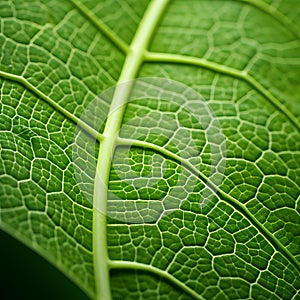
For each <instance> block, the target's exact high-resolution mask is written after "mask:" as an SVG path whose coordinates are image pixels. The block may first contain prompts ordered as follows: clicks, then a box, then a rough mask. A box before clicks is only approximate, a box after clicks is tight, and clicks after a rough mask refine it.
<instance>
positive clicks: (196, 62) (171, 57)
mask: <svg viewBox="0 0 300 300" xmlns="http://www.w3.org/2000/svg"><path fill="white" fill-rule="evenodd" d="M145 60H146V61H148V62H160V63H175V64H186V65H192V66H198V67H202V68H205V69H208V70H212V71H215V72H218V73H221V74H225V75H230V76H232V77H235V78H238V79H241V80H243V81H245V82H247V83H248V84H249V85H251V86H252V87H253V88H254V89H255V90H256V91H258V92H259V93H260V94H261V95H263V96H264V97H265V98H266V99H267V100H268V101H269V102H270V103H271V104H272V105H273V106H274V107H275V108H276V109H278V110H279V111H281V113H282V114H284V115H285V116H286V117H287V118H288V119H289V120H290V122H291V123H292V124H293V125H294V126H295V127H296V128H297V129H298V130H299V131H300V123H299V121H298V120H297V118H296V117H295V116H294V115H293V114H292V113H291V112H290V111H289V110H288V109H287V108H286V107H285V106H284V105H283V104H282V103H281V102H280V101H279V100H278V99H277V98H276V97H275V96H274V95H273V94H272V93H271V92H270V91H269V90H267V89H266V88H265V87H263V86H262V85H261V84H260V83H259V82H258V81H257V80H256V79H254V78H253V77H252V76H251V75H249V74H248V73H247V72H245V71H240V70H237V69H234V68H231V67H228V66H224V65H220V64H217V63H214V62H211V61H208V60H206V59H204V58H198V57H194V56H187V55H181V54H171V53H157V52H147V54H146V56H145Z"/></svg>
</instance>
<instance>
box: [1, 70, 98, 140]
mask: <svg viewBox="0 0 300 300" xmlns="http://www.w3.org/2000/svg"><path fill="white" fill-rule="evenodd" d="M0 77H2V78H4V79H8V80H11V81H14V82H18V83H20V84H21V85H23V86H24V87H26V88H27V89H28V90H29V91H31V92H32V93H34V94H36V95H37V96H38V97H40V98H41V99H42V100H43V101H45V102H46V103H48V104H49V105H50V106H52V107H53V108H55V110H56V111H58V112H60V113H61V114H62V115H63V116H65V117H66V118H68V119H69V120H70V121H72V122H73V123H74V124H76V125H78V126H79V127H80V128H82V129H83V130H84V131H85V132H87V133H88V134H90V135H91V136H93V137H94V138H95V139H97V140H98V141H99V142H100V141H101V140H102V134H101V133H98V132H97V131H96V130H95V129H94V128H92V127H90V126H89V125H88V124H87V123H85V122H84V121H82V120H81V119H79V118H78V117H76V116H75V115H74V114H72V113H70V112H69V111H68V110H66V109H65V108H63V107H62V106H60V105H59V104H58V103H57V102H55V101H54V100H52V99H51V98H50V97H49V96H47V95H46V94H44V93H43V92H42V91H40V90H39V89H38V88H36V87H35V86H34V85H32V84H31V83H30V82H29V81H28V80H27V79H25V78H24V77H22V76H19V75H15V74H11V73H7V72H4V71H0Z"/></svg>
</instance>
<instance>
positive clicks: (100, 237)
mask: <svg viewBox="0 0 300 300" xmlns="http://www.w3.org/2000/svg"><path fill="white" fill-rule="evenodd" d="M168 2H169V0H153V1H151V2H150V4H149V6H148V8H147V10H146V12H145V14H144V16H143V18H142V20H141V23H140V24H139V27H138V29H137V31H136V33H135V36H134V38H133V40H132V43H131V45H130V46H129V50H128V53H127V55H126V58H125V62H124V66H123V69H122V72H121V75H120V78H119V80H118V85H117V86H116V89H115V92H114V95H113V99H112V102H111V106H110V111H109V114H108V117H107V121H106V124H105V128H104V132H103V139H102V141H101V143H100V149H99V154H98V162H97V168H96V176H95V184H94V199H93V204H94V209H93V232H94V234H93V254H94V274H95V287H96V299H98V300H103V299H105V300H110V299H111V292H110V277H109V267H108V260H109V257H108V250H107V228H106V208H107V187H108V183H109V175H110V169H111V161H112V156H113V153H114V150H115V146H116V139H117V136H118V133H119V130H120V127H121V124H122V120H123V116H124V113H125V109H126V104H127V101H128V97H129V95H130V92H131V87H132V84H130V83H128V81H130V80H132V79H134V78H135V77H136V75H137V74H138V72H139V69H140V66H141V64H142V63H143V60H144V55H145V52H146V50H147V48H148V45H149V43H150V40H151V38H152V36H153V33H154V31H155V29H156V27H157V25H158V23H159V21H160V19H161V17H162V15H163V12H164V10H165V9H166V7H167V4H168ZM124 82H127V84H125V85H124V84H122V83H124Z"/></svg>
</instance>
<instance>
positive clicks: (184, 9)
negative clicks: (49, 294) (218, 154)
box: [0, 0, 300, 300]
mask: <svg viewBox="0 0 300 300" xmlns="http://www.w3.org/2000/svg"><path fill="white" fill-rule="evenodd" d="M0 16H1V23H0V26H1V27H0V49H1V50H0V51H1V56H0V82H1V87H0V94H1V102H0V114H1V123H0V130H1V135H0V152H1V156H0V195H1V196H0V197H1V198H0V199H1V201H0V207H1V210H0V224H1V228H2V229H3V230H5V231H7V232H9V233H10V234H12V235H13V236H15V237H16V238H18V239H20V240H21V241H23V242H24V243H26V244H27V245H28V246H30V247H32V248H33V249H34V250H36V251H37V252H38V253H40V254H41V255H42V256H44V257H45V258H46V259H48V260H49V261H51V262H52V263H53V264H54V265H55V266H57V267H58V268H59V269H60V270H61V271H63V272H64V273H65V274H66V275H67V276H68V277H70V278H71V279H72V280H73V281H75V282H76V283H77V284H78V285H79V286H80V287H81V288H82V289H83V290H84V291H85V292H86V293H87V294H88V295H89V296H90V297H91V298H94V299H104V298H103V297H106V298H105V299H110V298H112V299H128V300H129V299H149V300H150V299H182V300H183V299H299V298H300V294H299V290H300V274H299V273H300V217H299V209H300V208H299V199H300V188H299V186H300V133H299V132H300V99H299V95H300V79H299V78H300V40H299V32H300V30H299V28H300V8H299V4H298V1H297V0H287V1H280V0H279V1H275V0H274V1H272V0H265V1H263V0H247V1H238V0H236V1H234V0H230V1H215V0H210V1H208V0H184V1H183V0H173V1H166V0H153V1H145V0H141V1H133V0H120V1H112V0H102V1H92V0H85V1H78V0H69V1H57V0H51V1H46V0H39V1H35V0H32V1H29V0H26V1H20V0H15V1H8V0H5V1H3V3H2V4H1V6H0ZM149 77H161V78H168V79H170V80H174V81H176V82H180V83H182V84H184V85H185V86H186V87H190V88H192V89H193V90H194V91H195V92H197V93H199V94H200V95H201V96H202V97H203V99H204V101H205V103H206V104H207V105H208V107H209V108H210V110H211V111H212V112H213V114H214V118H215V120H216V122H217V123H213V124H212V127H211V128H212V129H211V130H212V131H211V133H212V132H213V130H215V128H217V127H218V128H220V132H219V134H220V133H222V137H223V138H222V139H221V140H219V141H220V143H219V144H218V143H217V140H214V139H213V136H214V135H213V134H211V135H210V136H211V139H212V140H211V141H210V140H209V139H207V137H206V136H205V131H204V130H203V128H200V127H199V126H198V125H199V124H198V122H197V120H198V119H197V118H201V120H204V121H203V122H204V123H205V114H204V112H203V107H202V106H199V105H196V104H195V103H194V104H193V100H192V99H188V100H184V101H182V102H181V103H180V105H176V104H175V103H172V102H170V101H169V102H168V100H165V101H163V100H158V101H157V100H155V99H147V97H144V98H143V99H140V100H137V101H131V102H128V103H126V99H125V100H124V99H123V101H125V102H124V104H125V106H124V109H123V112H122V111H120V113H119V115H117V117H116V118H115V119H113V120H112V121H111V122H110V113H109V111H110V108H111V107H112V106H113V105H114V96H113V93H112V97H108V98H107V99H100V100H98V101H100V102H99V106H98V108H97V109H98V110H99V111H98V110H97V111H96V112H95V114H94V115H93V116H92V118H94V119H93V120H90V122H91V123H90V124H89V121H87V122H86V123H82V119H81V116H82V113H83V112H84V111H86V109H87V108H88V105H89V104H90V103H93V100H94V99H95V98H97V96H98V95H100V94H101V93H102V92H103V91H105V90H107V89H108V88H110V87H112V86H114V85H115V84H117V83H122V82H124V81H126V80H131V79H134V78H149ZM145 80H146V82H147V79H145ZM149 86H150V88H151V84H149ZM149 86H147V87H149ZM182 93H183V94H184V91H182ZM182 107H188V110H186V111H184V110H182ZM187 111H191V112H192V113H191V114H188V113H187ZM106 117H108V118H107V119H105V118H106ZM100 119H101V120H102V121H103V124H102V127H101V128H99V127H97V126H98V125H99V124H100V123H99V122H100ZM78 123H79V125H80V126H82V127H84V128H85V129H92V131H91V132H92V133H93V132H94V131H96V130H99V131H100V138H99V141H100V142H99V141H98V142H97V144H96V145H95V146H94V144H93V143H94V142H95V141H94V138H93V137H91V136H86V138H87V141H89V140H88V139H89V138H90V142H86V140H83V143H81V144H80V136H77V135H76V132H77V131H76V130H77V129H76V128H77V124H78ZM117 123H119V127H120V128H121V131H120V134H119V136H118V137H116V136H113V135H108V136H107V135H105V133H106V132H109V133H110V132H113V131H112V129H111V128H113V126H114V125H112V124H117ZM204 123H203V124H204ZM208 123H209V122H208ZM208 123H207V126H208V127H209V124H208ZM94 124H96V125H95V126H96V127H97V128H93V126H94ZM122 124H123V125H122ZM178 124H179V125H178ZM99 126H100V125H99ZM176 126H178V128H179V129H178V130H177V131H176V130H174V128H177V127H176ZM93 130H94V131H93ZM180 130H181V131H180ZM180 132H184V134H183V133H180ZM214 132H215V136H217V135H218V132H217V133H216V131H214ZM101 134H103V135H101ZM106 136H107V137H106ZM114 138H117V139H118V141H119V142H118V145H117V146H116V145H113V142H114ZM129 142H130V143H131V144H130V145H129V144H128V143H129ZM78 143H79V144H80V146H79V148H78V151H80V153H81V155H82V153H85V154H84V156H83V157H82V161H83V162H84V163H83V165H82V172H81V173H80V178H81V179H82V180H84V178H85V179H86V178H88V180H90V181H88V182H91V185H90V187H89V189H88V191H89V192H88V193H90V194H89V195H87V194H86V193H84V192H83V189H82V186H80V184H79V183H78V178H76V170H75V167H74V144H77V145H78ZM110 144H111V145H112V146H111V147H112V150H113V151H114V157H113V160H112V162H111V163H110V160H109V159H108V158H106V157H104V156H103V155H102V156H101V153H102V154H103V153H106V152H105V151H108V150H105V149H106V148H105V146H104V145H110ZM91 145H92V147H91ZM214 147H216V148H215V149H223V150H224V153H225V152H226V153H225V154H224V157H222V158H221V159H220V164H219V166H217V167H218V168H219V170H222V178H221V179H218V178H217V179H216V180H215V179H213V180H212V179H211V178H210V175H211V172H212V166H211V165H212V161H213V160H214V156H213V155H211V154H212V153H214V152H213V151H214ZM104 148H105V149H104ZM91 149H92V150H91ZM95 149H96V150H95ZM103 149H104V150H103ZM94 150H95V152H93V151H94ZM223 150H222V151H223ZM225 150H226V151H225ZM101 151H102V152H101ZM98 152H99V153H100V156H99V157H98ZM107 153H108V152H107ZM85 155H86V156H85ZM178 157H181V158H182V159H181V160H179V159H178ZM93 164H95V165H96V164H98V165H97V166H98V167H99V165H100V173H101V174H104V175H103V176H104V177H105V176H106V177H107V178H108V179H109V185H108V189H109V191H108V193H107V191H106V190H105V189H102V187H101V186H99V184H98V185H97V181H96V187H94V186H93V183H94V177H93V176H92V175H95V173H93V172H95V170H93V169H92V167H91V166H93ZM105 164H106V167H105V168H104V167H101V166H104V165H105ZM162 166H164V170H165V173H163V174H161V170H162ZM105 174H106V175H105ZM120 174H121V175H122V174H125V175H124V176H125V177H126V178H125V177H122V176H121V175H120ZM149 174H150V175H149ZM101 176H102V175H101ZM154 179H155V180H154ZM152 181H153V182H154V183H153V182H152ZM211 184H213V185H214V189H213V192H212V191H211V188H210V186H211ZM95 191H96V192H95ZM93 193H95V194H97V193H99V195H100V200H103V199H104V200H107V203H105V204H104V205H106V204H107V205H108V209H110V207H112V209H114V203H116V202H114V201H115V200H116V199H115V198H118V199H122V200H123V201H124V203H126V204H125V205H127V204H128V205H129V206H130V205H132V204H134V203H137V201H140V202H143V203H145V205H146V207H150V208H151V207H152V206H150V205H151V204H148V203H154V205H156V204H157V203H160V199H162V198H166V199H171V200H170V201H171V202H170V203H175V206H172V205H173V204H172V205H171V204H170V205H171V206H170V207H167V208H166V205H169V204H168V203H169V202H167V204H166V205H165V207H164V208H165V209H167V210H168V209H169V210H168V213H166V214H162V215H161V216H160V217H157V219H156V220H151V221H150V222H148V223H147V222H146V223H144V222H136V223H130V222H124V221H120V219H118V218H117V217H116V218H114V217H110V216H108V218H107V219H106V218H104V219H103V216H102V217H101V216H99V215H98V213H97V211H96V210H97V209H96V208H95V205H94V206H93V205H92V204H91V201H89V199H88V198H89V196H90V197H91V198H94V201H96V200H97V199H96V198H95V197H96V196H95V194H94V195H93ZM183 200H184V201H183ZM201 203H202V204H203V203H204V204H205V205H201ZM109 205H112V206H109ZM134 205H135V204H134ZM148 205H149V206H148ZM151 214H152V212H151V211H150V212H149V211H147V209H145V210H140V211H139V212H138V216H137V217H139V216H140V217H141V218H142V219H143V218H144V217H145V215H150V216H151ZM101 218H102V219H101ZM95 220H96V221H95ZM97 220H98V221H99V223H97ZM98 225H99V226H98ZM99 276H100V277H99ZM105 287H106V288H108V289H109V290H111V292H110V291H109V292H108V291H107V290H105ZM110 294H111V295H112V296H111V295H110Z"/></svg>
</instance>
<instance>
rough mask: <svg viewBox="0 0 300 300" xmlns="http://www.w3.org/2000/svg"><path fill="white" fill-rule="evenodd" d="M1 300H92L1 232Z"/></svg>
mask: <svg viewBox="0 0 300 300" xmlns="http://www.w3.org/2000/svg"><path fill="white" fill-rule="evenodd" d="M0 241H1V245H0V247H1V248H0V249H1V251H0V270H1V279H0V282H1V283H0V298H1V300H54V299H55V300H68V299H70V300H90V298H88V297H87V296H86V295H85V294H84V293H83V292H82V291H81V290H80V289H79V288H78V287H77V286H76V285H75V284H73V283H72V282H71V281H70V280H69V279H68V278H66V277H65V276H64V275H63V274H62V273H61V272H60V271H58V270H57V269H56V268H55V267H53V266H52V265H51V264H50V263H48V262H47V261H46V260H45V259H43V258H42V257H41V256H39V255H38V254H36V253H35V252H34V251H32V250H31V249H29V248H28V247H26V246H25V245H23V244H22V243H20V242H19V241H17V240H16V239H14V238H12V237H11V236H9V235H8V234H7V233H5V232H3V231H2V230H0Z"/></svg>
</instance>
